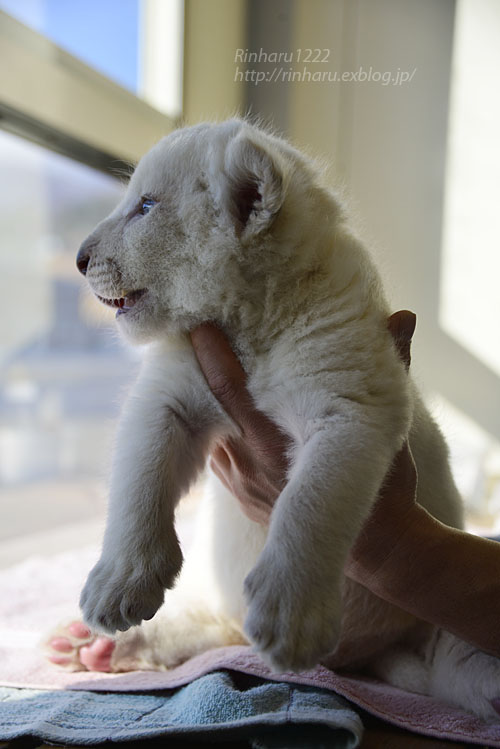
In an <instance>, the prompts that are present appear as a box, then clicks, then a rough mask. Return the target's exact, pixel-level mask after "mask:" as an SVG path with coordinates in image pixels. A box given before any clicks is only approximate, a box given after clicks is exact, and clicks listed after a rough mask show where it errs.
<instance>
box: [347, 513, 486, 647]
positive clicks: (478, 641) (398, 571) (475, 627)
mask: <svg viewBox="0 0 500 749" xmlns="http://www.w3.org/2000/svg"><path fill="white" fill-rule="evenodd" d="M374 533H377V534H378V535H379V538H378V539H377V542H376V541H375V539H374ZM346 571H347V574H348V575H349V576H350V577H351V578H353V579H354V580H356V581H357V582H359V583H361V584H362V585H364V586H365V587H367V588H369V589H370V590H371V591H372V592H373V593H376V594H377V595H378V596H380V597H381V598H383V599H384V600H386V601H389V602H390V603H393V604H395V605H397V606H399V607H400V608H402V609H404V610H406V611H408V612H409V613H412V614H414V615H415V616H417V617H419V618H420V619H424V620H426V621H428V622H431V623H433V624H436V625H437V626H440V627H443V628H444V629H447V630H448V631H449V632H453V633H454V634H455V635H457V636H458V637H460V638H462V639H464V640H466V641H468V642H471V643H473V644H475V645H476V646H478V647H479V648H481V649H482V650H485V651H487V652H489V653H492V654H494V655H497V656H500V636H499V634H498V624H499V622H500V595H499V592H500V545H498V544H497V543H495V542H494V541H487V540H485V539H483V538H479V537H477V536H473V535H471V534H469V533H465V532H463V531H459V530H456V529H454V528H449V527H448V526H445V525H443V524H442V523H440V522H439V521H437V520H436V519H435V518H433V517H432V516H431V515H430V514H429V513H428V512H427V511H426V510H425V509H424V508H423V507H420V506H419V505H415V506H413V507H412V508H411V511H410V512H409V513H407V515H406V516H405V519H404V521H403V520H401V521H397V522H396V527H392V528H390V527H386V528H382V527H378V528H377V527H375V528H374V527H373V526H371V527H370V536H369V538H368V537H366V540H365V539H364V538H363V537H361V538H360V539H358V542H357V544H356V546H355V549H354V551H353V554H352V556H351V560H350V563H349V566H348V568H347V570H346Z"/></svg>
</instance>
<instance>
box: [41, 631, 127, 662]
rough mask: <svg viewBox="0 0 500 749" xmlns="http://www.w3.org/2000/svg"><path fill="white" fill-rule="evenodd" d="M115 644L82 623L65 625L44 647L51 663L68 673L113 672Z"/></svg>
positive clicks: (50, 637)
mask: <svg viewBox="0 0 500 749" xmlns="http://www.w3.org/2000/svg"><path fill="white" fill-rule="evenodd" d="M114 649H115V642H114V640H111V639H110V638H109V637H99V636H97V635H95V634H92V632H91V631H90V629H89V627H87V625H86V624H84V623H83V622H81V621H76V620H75V621H73V622H71V623H70V624H68V625H62V626H61V627H59V628H58V629H57V631H56V632H53V633H52V634H51V636H49V637H48V638H47V639H46V641H45V643H44V650H45V654H46V657H47V659H48V660H49V661H50V663H53V664H54V665H56V666H60V667H61V668H64V669H65V670H66V671H111V656H112V654H113V651H114Z"/></svg>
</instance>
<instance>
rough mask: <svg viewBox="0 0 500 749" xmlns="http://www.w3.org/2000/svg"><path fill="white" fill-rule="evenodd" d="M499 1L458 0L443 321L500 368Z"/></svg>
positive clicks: (487, 361)
mask: <svg viewBox="0 0 500 749" xmlns="http://www.w3.org/2000/svg"><path fill="white" fill-rule="evenodd" d="M499 65H500V3H499V2H498V0H458V3H457V18H456V29H455V47H454V58H453V78H452V89H451V101H450V119H449V123H450V124H449V128H450V129H449V142H448V159H447V179H446V203H445V212H444V236H443V267H442V273H441V279H442V281H441V284H442V286H441V310H440V317H441V320H440V321H441V324H442V326H443V328H445V330H446V331H447V332H448V333H449V334H450V335H452V336H453V337H454V338H455V339H456V340H457V341H458V342H459V343H460V344H462V345H463V346H464V347H466V348H467V349H468V350H469V351H470V352H471V353H473V354H474V355H475V356H477V357H478V358H479V359H481V360H482V361H483V362H484V363H485V364H487V365H488V366H489V367H490V368H491V369H493V370H494V371H495V372H496V373H498V374H500V345H499V343H500V337H499V335H498V325H499V322H500V252H499V239H498V236H499V234H498V205H499V203H500V181H499V179H498V175H499V174H500V147H499V142H498V134H499V133H500V99H499V97H498V70H499Z"/></svg>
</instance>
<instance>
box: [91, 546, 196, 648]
mask: <svg viewBox="0 0 500 749" xmlns="http://www.w3.org/2000/svg"><path fill="white" fill-rule="evenodd" d="M169 552H170V554H169V557H168V559H167V560H166V561H165V560H162V561H161V563H159V562H153V561H152V560H141V561H139V562H135V561H134V562H132V561H131V560H129V559H127V558H126V557H123V556H116V557H115V558H112V559H109V558H106V557H103V558H101V559H100V561H99V562H98V563H97V564H96V566H95V567H94V569H93V570H92V571H91V572H90V574H89V576H88V578H87V582H86V583H85V587H84V589H83V591H82V594H81V597H80V608H81V610H82V612H83V617H84V619H85V622H86V623H87V624H88V625H89V626H90V627H91V628H92V629H95V630H97V631H102V632H107V633H109V634H113V633H114V632H115V631H116V630H117V629H118V630H121V631H122V632H123V631H125V630H127V629H129V628H130V627H133V626H134V625H136V624H140V623H141V621H143V619H152V618H153V616H154V615H155V614H156V612H157V611H158V609H159V608H160V606H161V604H162V603H163V597H164V591H165V588H170V587H172V585H173V583H174V580H175V577H176V575H177V574H178V572H179V570H180V568H181V566H182V552H181V550H180V547H179V545H178V544H177V546H176V547H175V548H174V549H173V550H172V547H170V548H169Z"/></svg>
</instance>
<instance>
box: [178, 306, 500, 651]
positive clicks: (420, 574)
mask: <svg viewBox="0 0 500 749" xmlns="http://www.w3.org/2000/svg"><path fill="white" fill-rule="evenodd" d="M409 315H411V313H406V312H399V313H396V315H393V316H392V317H391V318H390V321H389V328H390V330H391V333H392V334H393V336H394V340H395V343H396V345H397V347H398V351H399V353H400V355H401V358H402V359H403V361H405V364H406V365H407V366H408V365H409V350H410V342H411V336H412V333H413V328H414V316H413V323H412V317H410V316H409ZM191 338H192V342H193V346H194V349H195V353H196V355H197V358H198V361H199V363H200V366H201V368H202V370H203V373H204V375H205V377H206V379H207V381H208V384H209V386H210V387H211V389H212V391H213V393H214V395H215V396H216V397H217V398H218V400H219V401H220V403H221V404H222V406H223V407H224V408H225V410H226V411H227V412H228V413H229V414H230V416H231V417H232V418H233V419H234V420H235V421H236V422H237V423H238V424H239V425H240V427H241V429H242V437H241V438H240V439H238V440H237V441H236V440H232V441H230V442H226V443H225V444H223V445H219V446H218V448H217V450H216V451H215V452H214V454H213V455H212V467H213V469H214V471H215V473H216V474H217V475H218V476H219V478H220V479H221V481H222V482H223V483H224V484H225V485H226V486H227V487H228V488H229V490H230V491H231V492H232V493H233V494H234V495H235V496H236V497H237V499H238V500H239V501H240V504H241V506H242V509H243V511H244V512H245V513H246V514H247V515H248V516H249V517H250V518H251V519H252V520H254V521H255V522H258V523H261V524H267V522H268V521H269V517H270V514H271V511H272V508H273V504H274V501H275V500H276V498H277V496H278V495H279V493H280V491H281V488H282V486H283V483H284V481H285V471H286V447H287V440H286V437H285V436H284V435H283V434H282V433H281V432H280V431H279V429H278V428H277V427H276V426H275V425H274V424H273V423H272V422H271V421H270V420H269V419H268V418H267V417H266V416H265V415H264V414H262V413H260V412H259V411H258V410H257V409H255V407H254V406H253V404H252V402H251V399H250V396H249V394H248V391H247V390H246V386H245V382H246V377H245V373H244V371H243V369H242V367H241V365H240V363H239V362H238V360H237V359H236V357H235V356H234V354H233V353H232V351H231V348H230V346H229V344H228V342H227V340H226V339H225V337H224V335H223V334H222V333H221V331H219V330H218V329H217V328H215V327H214V326H211V325H204V326H200V328H197V329H196V330H195V331H193V333H192V336H191ZM415 489H416V471H415V467H414V463H413V460H412V458H411V454H410V452H409V449H408V447H407V446H405V448H403V450H402V452H401V453H399V455H398V456H397V458H396V460H395V462H394V464H393V467H392V469H391V471H390V473H389V475H388V477H387V480H386V482H385V483H384V486H383V488H382V490H381V493H380V496H379V498H378V500H377V502H376V504H375V506H374V508H373V510H372V512H371V515H370V517H369V519H368V521H367V523H366V524H365V526H364V528H363V530H362V531H361V533H360V535H359V537H358V539H357V541H356V543H355V545H354V547H353V549H352V551H351V554H350V557H349V560H348V563H347V566H346V568H345V571H346V573H347V574H348V575H349V576H350V577H351V578H353V579H355V580H356V581H357V582H359V583H361V584H362V585H364V586H365V587H367V588H369V589H370V590H372V592H374V593H376V594H377V595H379V596H380V597H381V598H384V599H385V600H387V601H390V602H392V603H394V604H395V605H397V606H399V607H401V608H403V609H405V610H406V611H408V612H410V613H413V614H414V615H416V616H418V617H419V618H421V619H425V620H427V621H430V622H432V623H434V624H436V625H438V626H441V627H443V628H445V629H447V630H448V631H451V632H453V633H454V634H456V635H457V636H459V637H461V638H462V639H464V640H467V641H469V642H472V643H474V644H475V645H476V646H478V647H480V648H481V649H484V650H486V651H488V652H490V653H493V654H495V655H500V642H499V639H500V638H497V637H496V632H497V630H498V622H499V621H500V596H499V595H498V593H499V587H500V545H498V544H496V543H495V542H492V541H487V540H485V539H482V538H478V537H476V536H472V535H470V534H468V533H464V532H463V531H458V530H455V529H453V528H449V527H448V526H445V525H443V524H442V523H439V522H438V521H437V520H435V519H434V518H433V517H432V516H431V515H429V513H427V512H426V510H424V508H422V507H421V506H419V505H417V504H416V502H415Z"/></svg>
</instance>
